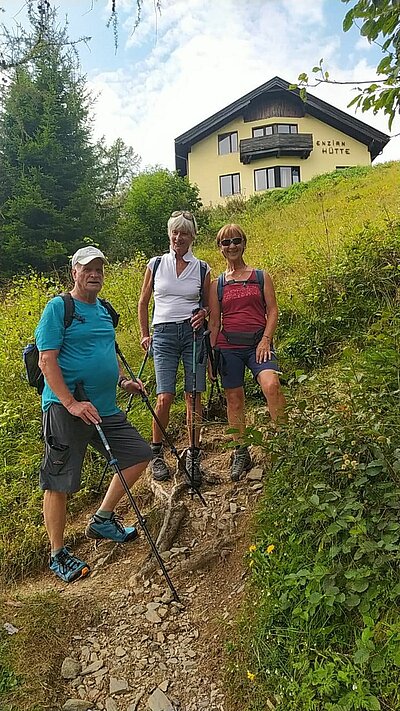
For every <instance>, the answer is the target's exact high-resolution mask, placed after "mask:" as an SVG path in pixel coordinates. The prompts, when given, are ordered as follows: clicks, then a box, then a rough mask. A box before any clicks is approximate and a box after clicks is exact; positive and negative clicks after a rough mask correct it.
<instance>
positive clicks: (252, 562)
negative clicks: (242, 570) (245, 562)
mask: <svg viewBox="0 0 400 711" xmlns="http://www.w3.org/2000/svg"><path fill="white" fill-rule="evenodd" d="M252 565H254V560H251V561H250V563H249V566H250V568H251V566H252Z"/></svg>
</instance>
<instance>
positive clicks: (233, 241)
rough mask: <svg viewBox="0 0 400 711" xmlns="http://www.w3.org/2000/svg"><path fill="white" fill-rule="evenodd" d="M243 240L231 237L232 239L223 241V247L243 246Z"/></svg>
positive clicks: (221, 242)
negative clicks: (231, 245)
mask: <svg viewBox="0 0 400 711" xmlns="http://www.w3.org/2000/svg"><path fill="white" fill-rule="evenodd" d="M242 242H243V240H242V238H241V237H231V238H230V239H221V241H220V245H221V247H229V245H230V244H236V245H238V244H242Z"/></svg>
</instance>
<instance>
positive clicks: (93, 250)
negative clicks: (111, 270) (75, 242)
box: [71, 245, 107, 268]
mask: <svg viewBox="0 0 400 711" xmlns="http://www.w3.org/2000/svg"><path fill="white" fill-rule="evenodd" d="M93 259H102V260H103V262H106V261H107V260H106V258H105V256H104V254H103V252H101V251H100V250H99V249H97V247H93V246H92V245H89V247H81V249H78V251H77V252H75V254H74V255H73V256H72V259H71V266H72V268H73V267H74V266H75V265H76V264H89V262H92V261H93Z"/></svg>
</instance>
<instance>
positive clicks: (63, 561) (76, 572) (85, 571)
mask: <svg viewBox="0 0 400 711" xmlns="http://www.w3.org/2000/svg"><path fill="white" fill-rule="evenodd" d="M49 567H50V570H52V571H53V573H55V575H58V577H59V578H61V580H63V581H64V583H73V582H74V581H75V580H79V578H86V576H87V575H89V573H90V568H89V566H88V564H87V563H85V561H84V560H81V559H80V558H77V557H76V556H75V555H72V554H71V553H70V551H69V550H68V548H66V547H65V546H64V548H63V549H62V550H61V551H60V552H59V553H57V555H54V556H51V557H50V566H49Z"/></svg>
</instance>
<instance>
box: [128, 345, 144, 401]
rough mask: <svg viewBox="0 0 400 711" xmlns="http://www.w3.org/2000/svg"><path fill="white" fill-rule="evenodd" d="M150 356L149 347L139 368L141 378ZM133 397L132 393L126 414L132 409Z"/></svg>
mask: <svg viewBox="0 0 400 711" xmlns="http://www.w3.org/2000/svg"><path fill="white" fill-rule="evenodd" d="M148 357H149V349H147V351H146V353H145V356H144V358H143V360H142V362H141V365H140V368H139V370H138V374H137V377H138V378H139V379H140V378H141V377H142V373H143V371H144V366H145V365H146V363H147V359H148ZM133 398H134V394H133V393H131V394H130V395H129V400H128V404H127V406H126V410H125V413H126V414H128V412H130V409H131V407H132V400H133Z"/></svg>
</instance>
